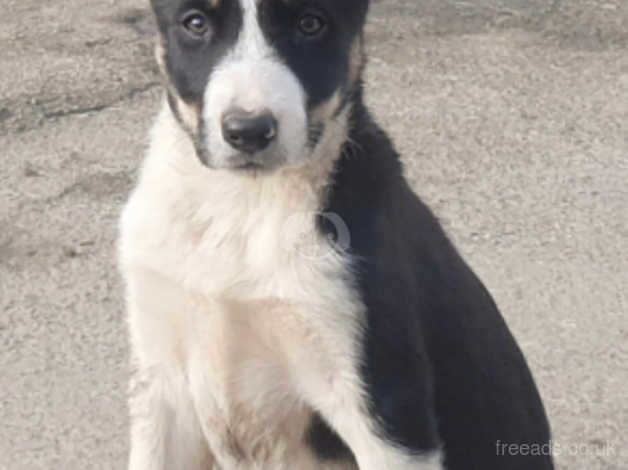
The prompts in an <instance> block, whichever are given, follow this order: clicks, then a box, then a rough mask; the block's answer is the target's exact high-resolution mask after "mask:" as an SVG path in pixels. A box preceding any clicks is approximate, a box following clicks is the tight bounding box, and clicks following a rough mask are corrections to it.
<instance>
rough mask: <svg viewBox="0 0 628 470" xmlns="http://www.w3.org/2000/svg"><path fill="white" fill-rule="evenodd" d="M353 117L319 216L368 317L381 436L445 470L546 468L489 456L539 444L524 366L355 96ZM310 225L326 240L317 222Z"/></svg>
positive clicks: (547, 461) (365, 369) (543, 430)
mask: <svg viewBox="0 0 628 470" xmlns="http://www.w3.org/2000/svg"><path fill="white" fill-rule="evenodd" d="M352 109H353V115H352V124H351V126H350V127H351V129H352V132H351V133H350V141H351V142H352V144H351V145H350V148H351V152H344V154H343V156H342V157H341V158H340V160H339V161H338V163H337V170H336V173H335V177H334V181H333V185H332V187H331V188H330V193H329V199H328V201H327V204H326V206H325V207H324V208H323V209H322V211H323V212H333V213H335V214H338V215H339V216H340V217H342V219H343V220H344V222H345V223H346V224H347V227H348V228H349V231H350V234H351V248H350V253H349V254H350V255H351V257H350V259H351V260H353V261H352V262H353V268H354V272H355V273H356V279H355V281H356V285H357V286H358V288H359V292H360V295H361V298H362V300H363V302H364V304H365V307H366V314H367V324H366V330H365V337H364V344H363V366H362V377H363V380H364V383H365V384H366V387H367V393H368V396H369V398H370V408H371V413H372V414H373V415H374V416H375V417H376V418H377V421H378V422H379V423H380V424H381V431H382V433H383V436H385V437H386V438H387V439H389V440H390V441H392V442H395V443H396V444H398V445H400V446H402V447H403V448H405V449H406V450H407V451H408V452H410V453H416V454H421V453H425V452H430V451H434V450H437V449H442V450H443V451H444V458H445V467H446V468H447V469H448V470H474V469H478V470H480V469H481V470H503V469H509V470H529V469H532V468H534V469H535V470H537V469H538V470H550V469H552V468H553V467H552V462H551V457H549V456H532V455H529V456H509V455H498V453H497V451H496V447H495V445H496V443H497V441H498V440H501V442H508V443H517V444H538V445H543V444H547V443H548V441H549V427H548V423H547V420H546V417H545V413H544V410H543V405H542V403H541V400H540V398H539V395H538V392H537V390H536V387H535V384H534V381H533V379H532V377H531V375H530V372H529V370H528V367H527V365H526V362H525V359H524V358H523V356H522V354H521V352H520V351H519V348H518V346H517V344H516V343H515V341H514V339H513V338H512V336H511V334H510V332H509V330H508V328H507V326H506V324H505V323H504V321H503V320H502V318H501V315H500V314H499V311H498V310H497V308H496V306H495V304H494V302H493V300H492V299H491V297H490V295H489V294H488V293H487V291H486V289H485V288H484V286H483V285H482V283H481V282H480V281H479V280H478V279H477V277H476V276H475V275H474V274H473V273H472V271H471V270H470V269H469V268H468V266H467V265H466V264H465V263H464V261H463V260H462V259H461V258H460V256H459V255H458V253H457V251H456V250H455V248H454V247H453V246H452V244H451V243H450V242H449V240H448V238H447V236H446V235H445V233H444V231H443V230H442V228H441V227H440V224H439V223H438V221H437V219H436V218H435V217H434V216H433V215H432V213H431V212H430V210H429V209H428V208H427V207H426V206H425V205H424V204H423V203H422V202H421V201H420V200H419V199H418V197H417V196H416V195H415V194H414V193H413V192H412V191H411V189H410V188H409V187H408V185H407V183H406V181H405V179H404V177H403V174H402V168H401V165H400V162H399V158H398V156H397V154H396V152H395V151H394V149H393V146H392V144H391V143H390V141H389V140H388V138H387V137H386V135H385V134H384V133H383V132H382V131H381V130H380V128H379V127H378V126H377V125H376V124H375V123H374V122H373V121H372V119H371V117H370V115H369V113H368V111H367V110H366V108H365V107H364V105H363V104H362V97H361V95H360V94H357V95H356V96H354V102H353V107H352ZM348 148H349V146H348ZM319 225H320V227H319V228H320V230H321V232H322V233H327V232H328V231H329V230H331V229H332V228H331V227H327V226H326V219H325V218H319Z"/></svg>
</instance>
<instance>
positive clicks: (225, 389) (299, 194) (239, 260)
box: [120, 112, 361, 468]
mask: <svg viewBox="0 0 628 470" xmlns="http://www.w3.org/2000/svg"><path fill="white" fill-rule="evenodd" d="M322 182H323V181H322V175H314V174H303V173H302V172H301V173H299V172H296V171H295V172H292V173H283V174H281V175H278V176H277V177H273V176H270V177H264V178H252V177H251V176H246V175H243V176H237V175H233V174H231V173H226V172H212V171H209V170H207V169H205V168H203V167H202V166H201V165H200V163H198V162H197V161H196V160H195V159H194V158H193V149H192V148H191V145H190V144H189V143H188V141H187V139H185V138H184V136H183V135H182V131H180V130H179V129H178V127H177V126H176V125H174V123H173V121H172V118H171V116H169V114H168V113H166V112H164V113H162V115H161V116H160V118H159V120H158V123H157V125H156V127H155V129H154V133H153V141H152V146H151V150H150V152H149V156H148V158H147V161H146V162H145V164H144V167H143V170H142V174H141V178H140V182H139V185H138V187H137V189H136V191H135V192H134V194H133V195H132V197H131V199H130V201H129V203H128V205H127V207H126V209H125V211H124V215H123V218H122V227H121V243H120V257H121V267H122V272H123V275H124V277H125V281H126V283H127V301H128V310H129V322H130V329H131V339H132V343H133V344H132V346H133V351H134V355H135V359H136V361H137V362H138V364H139V367H140V368H141V369H143V370H145V371H146V370H148V371H152V372H151V374H153V375H157V376H159V377H164V378H163V381H164V382H167V383H166V384H162V385H161V386H160V387H161V389H162V392H163V395H164V397H162V398H163V399H165V400H166V401H169V402H170V406H171V407H175V408H177V407H180V406H186V405H188V406H193V407H194V409H195V413H193V414H194V415H195V416H196V418H197V419H198V420H199V423H198V425H199V426H200V428H201V429H202V430H203V431H206V432H205V437H206V438H207V440H208V441H209V442H208V443H209V448H210V449H211V453H212V454H214V458H215V459H218V460H219V461H221V464H222V465H223V467H225V468H228V467H230V466H233V465H230V464H229V462H230V459H236V460H237V459H242V458H244V459H251V460H254V461H256V462H267V463H269V465H270V462H274V463H273V464H272V465H273V467H272V468H282V467H280V466H279V464H280V462H283V464H286V465H288V463H290V465H288V467H287V468H295V467H294V465H295V464H296V462H297V461H302V462H303V465H304V466H302V467H299V468H308V467H307V465H306V463H305V462H306V461H308V458H309V457H305V456H301V457H297V454H299V453H304V455H305V453H307V450H306V449H304V448H303V446H302V444H301V443H302V435H301V434H302V433H303V432H304V430H305V428H306V426H307V423H308V421H309V413H310V411H309V407H308V406H306V405H304V403H307V402H308V401H311V400H308V398H307V397H308V396H309V397H314V396H315V397H316V400H320V399H321V397H325V396H329V394H330V392H332V391H333V387H334V383H335V381H336V380H337V379H336V378H335V376H334V374H336V373H338V372H339V371H342V374H343V380H349V381H353V382H354V383H355V384H356V388H357V387H358V383H359V380H358V378H357V372H356V365H355V364H356V361H355V358H356V357H357V355H358V353H357V344H358V341H357V335H358V334H359V329H360V328H359V327H360V318H361V307H360V304H359V302H358V301H357V298H356V296H355V295H354V294H353V289H352V288H351V285H350V282H349V279H348V267H347V263H346V260H345V259H344V258H343V257H342V256H340V255H339V254H338V253H336V252H335V251H334V250H333V249H332V248H331V246H330V245H328V241H327V240H325V239H323V238H321V237H320V235H318V232H317V231H316V229H315V215H316V211H317V209H318V207H319V204H320V197H321V190H322ZM304 243H307V245H308V247H307V248H308V249H309V250H310V251H307V252H303V251H302V248H303V244H304ZM313 245H314V246H315V247H316V248H315V250H314V253H315V256H311V254H312V253H313V252H312V250H311V248H312V246H313ZM173 377H175V379H173ZM176 378H178V379H176ZM152 380H154V378H153V379H152ZM158 380H162V379H158ZM177 380H180V384H181V387H179V386H177V385H172V383H173V382H177ZM180 389H185V390H184V391H183V392H182V391H181V390H180ZM356 393H357V392H356ZM187 427H189V426H187ZM192 427H194V426H192ZM188 432H191V431H188ZM299 459H301V460H299ZM304 459H305V460H304ZM248 465H249V466H248V467H246V466H245V467H246V468H253V467H251V466H250V465H251V464H250V463H249V464H248ZM312 465H314V464H312ZM260 468H271V467H260ZM313 468H314V467H313ZM315 468H320V467H315Z"/></svg>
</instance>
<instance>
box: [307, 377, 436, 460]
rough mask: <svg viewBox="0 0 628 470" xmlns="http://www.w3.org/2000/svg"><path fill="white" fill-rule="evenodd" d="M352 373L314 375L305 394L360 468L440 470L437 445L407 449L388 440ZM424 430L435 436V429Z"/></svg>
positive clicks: (360, 385) (426, 424)
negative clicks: (347, 448) (349, 451)
mask: <svg viewBox="0 0 628 470" xmlns="http://www.w3.org/2000/svg"><path fill="white" fill-rule="evenodd" d="M353 370H354V367H353V366H350V367H347V368H344V369H343V367H338V368H337V369H336V370H335V371H334V372H332V373H328V374H325V375H317V376H316V378H315V380H313V381H311V380H308V382H307V386H308V388H307V391H306V392H305V395H306V396H307V401H308V402H309V403H310V405H311V406H312V408H313V409H315V410H316V411H318V412H319V413H320V414H321V416H322V418H323V419H324V420H325V421H326V422H327V423H328V424H329V425H330V427H331V428H332V429H333V430H334V431H335V432H336V433H337V434H338V435H339V436H340V438H341V439H342V440H343V441H344V442H345V443H346V444H347V446H348V447H349V448H350V449H351V451H352V452H353V455H354V457H355V459H356V461H357V463H358V467H359V469H360V470H382V469H386V470H387V469H395V470H442V469H443V468H444V467H443V464H442V458H441V451H440V449H439V448H438V447H437V446H436V445H432V444H430V445H429V446H428V447H427V448H424V449H422V450H418V449H407V448H404V447H403V446H401V445H399V444H397V443H396V441H395V440H394V439H393V438H389V437H387V432H386V429H385V428H384V425H383V424H382V423H381V422H380V420H379V419H377V418H376V417H374V416H373V414H372V412H371V410H370V407H369V406H368V400H369V399H368V398H367V394H366V393H365V391H364V387H363V384H362V380H361V379H360V378H359V376H358V374H356V373H355V372H353ZM310 379H311V376H310ZM391 398H394V397H391ZM419 419H420V418H419ZM423 424H424V425H425V426H431V425H430V424H429V423H423ZM419 425H422V424H419ZM424 431H425V433H428V434H432V433H436V430H435V429H425V430H424Z"/></svg>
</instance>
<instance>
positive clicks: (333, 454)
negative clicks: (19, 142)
mask: <svg viewBox="0 0 628 470" xmlns="http://www.w3.org/2000/svg"><path fill="white" fill-rule="evenodd" d="M152 6H153V9H154V11H155V14H156V18H157V24H158V27H159V31H160V38H161V41H160V45H159V48H158V59H159V62H160V65H161V68H162V70H163V73H164V77H165V78H166V88H167V100H165V102H164V106H163V109H162V110H161V113H160V114H159V117H158V118H157V122H156V124H155V126H154V128H153V130H152V134H151V143H150V150H149V152H148V156H147V158H146V160H145V162H144V165H143V166H142V170H141V175H140V178H139V183H138V186H137V188H136V189H135V191H134V192H133V195H132V196H131V198H130V201H129V202H128V205H127V206H126V209H125V211H124V214H123V217H122V222H121V240H120V264H121V269H122V272H123V276H124V279H125V281H126V286H127V304H128V315H129V323H130V335H131V342H132V348H133V360H134V363H135V366H136V368H137V372H136V374H135V377H134V380H133V387H132V396H131V400H130V408H131V418H132V431H131V433H132V443H131V454H130V462H129V469H130V470H209V469H215V470H218V469H220V470H231V469H238V470H248V469H251V470H256V469H259V470H266V469H267V470H310V469H311V470H314V469H329V470H331V469H337V470H340V469H360V470H409V469H415V470H428V469H429V470H436V469H442V468H447V469H450V470H470V469H478V470H515V469H520V470H544V469H551V468H552V462H551V458H550V457H549V456H547V455H545V456H541V455H538V452H537V453H534V452H517V453H513V454H512V455H504V452H500V446H499V444H500V443H504V444H506V443H507V444H515V445H519V446H521V445H537V446H542V445H544V444H547V443H548V441H549V430H548V424H547V421H546V418H545V413H544V410H543V406H542V404H541V400H540V399H539V395H538V393H537V390H536V387H535V385H534V382H533V379H532V377H531V375H530V372H529V371H528V367H527V365H526V362H525V360H524V358H523V356H522V354H521V352H520V350H519V348H518V347H517V345H516V344H515V341H514V340H513V338H512V336H511V334H510V333H509V331H508V328H507V327H506V325H505V323H504V321H503V320H502V317H501V316H500V314H499V312H498V310H497V308H496V306H495V304H494V303H493V301H492V299H491V297H490V295H489V294H488V293H487V291H486V290H485V288H484V287H483V285H482V284H481V282H480V281H479V280H478V279H477V278H476V277H475V276H474V274H473V273H472V272H471V271H470V269H469V268H468V267H467V265H466V264H465V263H464V261H463V260H462V259H461V258H460V256H459V255H458V253H457V252H456V250H455V248H454V247H453V246H452V245H451V243H450V242H449V240H448V239H447V237H446V235H445V234H444V232H443V230H442V229H441V227H440V225H439V223H438V222H437V220H436V219H435V217H434V216H433V215H432V214H431V213H430V211H429V209H427V208H426V207H425V206H424V205H423V204H422V203H421V201H420V200H419V199H418V198H417V197H416V196H415V195H414V193H413V192H412V191H411V189H410V188H409V187H408V184H407V183H406V181H405V180H404V177H403V172H402V168H401V165H400V162H399V158H398V155H397V154H396V152H395V150H394V148H393V146H392V145H391V143H390V142H389V140H388V138H387V137H386V135H385V134H384V133H383V132H382V131H381V130H380V128H379V127H377V125H376V124H375V123H374V122H373V120H372V119H371V117H370V116H369V113H368V111H367V110H366V108H365V106H364V104H363V100H362V82H361V76H362V69H363V64H364V53H363V32H362V30H363V26H364V22H365V17H366V14H367V10H368V1H367V0H152ZM501 449H502V450H503V447H501ZM524 453H526V454H535V455H525V456H524V455H522V454H524Z"/></svg>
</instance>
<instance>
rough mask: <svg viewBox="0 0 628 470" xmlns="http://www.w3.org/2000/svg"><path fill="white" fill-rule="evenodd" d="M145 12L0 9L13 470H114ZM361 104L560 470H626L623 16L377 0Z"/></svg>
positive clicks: (22, 4) (149, 75)
mask: <svg viewBox="0 0 628 470" xmlns="http://www.w3.org/2000/svg"><path fill="white" fill-rule="evenodd" d="M144 6H145V5H144V4H141V5H139V7H138V3H137V2H135V1H132V0H62V1H61V0H56V1H49V2H40V1H35V0H0V11H2V12H3V13H2V15H1V16H0V370H1V371H2V373H1V374H0V423H1V426H0V469H2V470H5V469H6V470H35V469H55V470H56V469H63V470H85V469H95V470H97V469H122V468H124V466H125V464H124V462H125V454H126V452H127V445H128V444H127V417H126V407H125V390H126V381H127V374H128V369H127V356H128V348H127V343H126V336H125V326H124V317H123V313H122V302H121V286H120V281H119V279H118V276H117V273H116V270H115V265H114V261H115V260H114V253H115V251H114V238H115V232H116V220H117V217H118V213H119V211H120V206H121V204H122V203H123V201H124V199H125V197H126V195H127V193H128V191H129V189H130V188H131V186H132V184H133V180H134V178H135V170H136V168H137V166H138V164H139V162H140V160H141V157H142V153H143V148H144V145H145V133H146V130H147V128H148V126H149V124H150V119H151V116H152V115H153V114H154V112H155V110H156V108H157V106H158V102H159V98H160V90H159V78H158V77H157V75H156V73H155V67H154V66H153V58H152V44H151V43H152V23H151V19H150V16H149V15H147V12H146V11H145V9H144V8H143V7H144ZM372 13H373V14H372V17H371V18H372V19H371V23H370V25H369V28H368V37H369V49H370V56H371V59H370V66H369V69H368V86H369V93H368V99H369V101H370V103H371V104H372V106H373V108H374V110H375V112H376V114H377V115H378V117H379V119H380V121H381V122H382V123H383V124H384V125H385V127H386V128H387V129H388V130H389V131H390V133H391V134H392V135H393V136H394V138H395V139H396V142H397V144H398V147H399V149H400V150H401V151H402V152H403V155H404V159H405V161H406V165H407V172H408V175H409V177H410V179H411V180H412V182H413V184H414V186H415V188H416V190H417V191H418V192H419V193H420V194H421V195H422V196H423V197H424V198H425V199H426V200H427V201H428V202H429V203H430V204H431V205H432V207H433V208H434V209H435V210H436V212H437V213H438V214H439V216H440V217H441V219H442V220H443V222H444V223H445V225H446V227H447V228H448V230H449V232H450V233H451V235H452V236H453V238H454V239H455V240H456V242H457V243H458V245H459V247H460V248H461V250H462V252H463V253H464V254H465V255H466V257H467V259H468V260H469V261H470V263H471V264H472V266H474V268H475V269H476V270H477V271H478V272H479V274H480V275H481V277H482V278H483V279H484V280H485V282H486V284H487V285H488V287H489V288H490V290H491V291H492V292H493V294H494V296H495V297H496V300H497V301H498V303H499V305H500V306H501V308H502V311H503V313H504V315H505V317H506V319H507V321H508V323H509V324H510V326H511V328H512V329H513V331H514V333H515V335H516V337H517V338H518V340H519V341H520V343H521V345H522V348H523V349H524V351H525V353H526V354H527V357H528V359H529V362H530V365H531V367H532V369H533V371H534V374H535V376H536V378H537V380H538V383H539V387H540V389H541V393H542V395H543V397H544V399H545V403H546V406H547V409H548V413H549V416H550V419H551V422H552V426H553V430H554V439H555V444H556V446H557V447H556V454H557V457H556V460H557V463H558V467H559V468H560V469H563V470H566V469H570V470H619V469H624V470H625V469H628V437H627V436H628V319H627V318H628V294H627V293H628V260H627V258H628V255H627V253H628V189H627V184H626V183H627V182H628V54H627V53H626V52H627V47H628V2H626V0H606V1H603V0H564V1H560V0H553V1H550V0H502V1H499V0H468V1H462V0H386V1H384V0H380V1H376V2H375V5H374V8H373V12H372Z"/></svg>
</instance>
